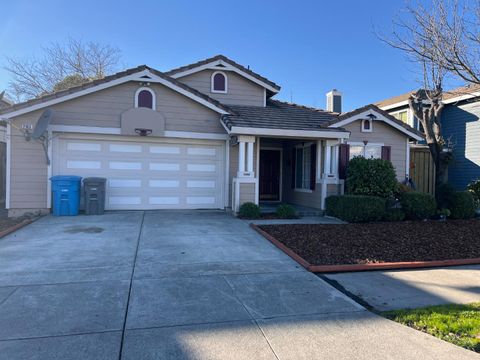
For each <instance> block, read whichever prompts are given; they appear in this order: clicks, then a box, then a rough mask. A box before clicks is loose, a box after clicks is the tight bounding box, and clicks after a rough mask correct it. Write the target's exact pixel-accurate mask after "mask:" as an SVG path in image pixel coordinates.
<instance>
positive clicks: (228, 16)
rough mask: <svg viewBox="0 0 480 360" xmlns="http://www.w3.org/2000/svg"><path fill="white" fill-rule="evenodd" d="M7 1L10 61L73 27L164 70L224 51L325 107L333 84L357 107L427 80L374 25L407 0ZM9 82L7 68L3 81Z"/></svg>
mask: <svg viewBox="0 0 480 360" xmlns="http://www.w3.org/2000/svg"><path fill="white" fill-rule="evenodd" d="M0 2H1V8H2V12H1V13H0V64H1V65H4V63H5V57H6V56H12V57H30V56H34V55H39V54H41V48H42V46H45V45H48V44H49V43H50V42H57V41H58V42H64V41H65V40H66V39H67V38H68V37H73V38H76V39H83V40H85V41H90V40H91V41H99V42H102V43H109V44H111V45H114V46H116V47H118V48H120V49H121V51H122V67H134V66H137V65H140V64H147V65H149V66H151V67H154V68H156V69H158V70H160V71H165V70H168V69H170V68H173V67H177V66H181V65H185V64H188V63H191V62H195V61H198V60H201V59H204V58H207V57H211V56H213V55H216V54H224V55H226V56H228V57H230V58H231V59H233V60H235V61H237V62H238V63H240V64H242V65H244V66H247V65H249V66H250V67H251V69H252V70H253V71H256V72H258V73H259V74H261V75H263V76H265V77H267V78H268V79H270V80H272V81H275V82H276V83H277V84H279V85H280V86H281V87H282V91H281V92H280V94H279V95H277V98H279V99H281V100H287V101H290V100H293V101H294V102H297V103H300V104H305V105H311V106H315V107H320V108H324V107H325V93H326V92H327V91H329V90H330V89H332V88H337V89H339V90H340V91H342V92H343V94H344V110H351V109H353V108H356V107H360V106H363V105H365V104H368V103H372V102H375V101H378V100H381V99H383V98H387V97H390V96H394V95H398V94H400V93H404V92H407V91H409V90H411V89H415V88H418V87H419V86H420V84H419V82H418V78H419V76H418V73H417V71H416V68H415V66H414V65H413V64H412V63H410V62H409V61H407V60H406V59H405V57H404V56H403V54H402V53H399V52H398V51H396V50H394V49H391V48H389V47H388V46H387V45H385V44H383V43H382V42H381V41H380V40H379V39H378V38H377V36H376V34H375V30H374V29H378V30H380V31H385V32H388V31H389V30H390V29H391V26H392V20H393V19H394V18H395V17H396V16H399V14H400V13H401V10H402V8H403V7H404V6H405V1H404V0H388V1H386V0H383V1H381V0H371V1H368V0H365V1H356V0H348V1H347V0H336V1H326V0H325V1H324V0H317V1H301V0H297V1H283V0H276V1H270V0H269V1H263V0H262V1H260V0H241V1H225V0H224V1H220V0H214V1H210V0H208V1H207V0H202V1H193V0H191V1H181V0H170V1H142V0H137V1H123V0H116V1H101V0H96V1H92V0H82V1H79V2H71V1H48V0H45V1H22V0H15V1H5V0H0ZM8 82H9V74H8V73H7V72H6V71H5V70H4V69H3V68H2V69H0V90H1V89H3V88H7V86H8ZM452 85H453V84H452Z"/></svg>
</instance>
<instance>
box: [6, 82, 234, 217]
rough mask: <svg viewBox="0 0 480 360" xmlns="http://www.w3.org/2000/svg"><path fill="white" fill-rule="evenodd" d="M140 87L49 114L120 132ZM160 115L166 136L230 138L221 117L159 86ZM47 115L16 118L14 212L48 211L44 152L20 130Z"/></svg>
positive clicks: (63, 121) (57, 120)
mask: <svg viewBox="0 0 480 360" xmlns="http://www.w3.org/2000/svg"><path fill="white" fill-rule="evenodd" d="M138 87H139V85H138V83H135V82H129V83H125V84H121V85H118V86H115V87H112V88H109V89H105V90H101V91H98V92H95V93H92V94H89V95H85V96H82V97H79V98H76V99H73V100H69V101H66V102H64V103H60V104H56V105H53V106H51V107H50V108H51V109H53V110H54V117H53V119H52V124H54V125H74V126H96V127H120V115H121V114H122V113H123V112H124V111H126V110H128V109H130V108H132V107H133V106H134V95H135V91H136V90H137V89H138ZM151 88H152V89H153V90H154V91H155V94H156V100H157V101H156V103H157V111H159V112H161V113H162V114H163V115H164V117H165V120H166V123H165V128H166V130H172V131H192V132H209V133H225V129H224V128H223V127H222V125H221V123H220V114H218V113H216V112H214V111H212V110H210V109H208V108H206V107H204V106H203V105H201V104H198V103H196V102H195V101H193V100H191V99H189V98H187V97H185V96H183V95H180V94H178V93H176V92H174V91H173V90H171V89H168V88H167V87H164V86H163V85H159V84H152V86H151ZM42 112H43V110H37V111H34V112H31V113H28V114H25V115H21V116H18V117H16V118H14V120H13V125H12V132H11V173H10V195H11V197H10V208H17V209H21V208H24V209H27V208H28V209H35V208H38V209H44V208H46V207H47V199H46V198H47V182H48V180H47V164H46V160H45V155H44V151H43V149H42V146H41V145H40V144H39V143H38V142H36V141H34V140H31V141H29V142H27V141H26V140H25V138H24V136H23V135H22V133H21V132H20V131H19V130H18V129H17V128H16V127H21V126H22V124H32V125H33V126H35V124H36V122H37V120H38V118H39V117H40V115H41V114H42Z"/></svg>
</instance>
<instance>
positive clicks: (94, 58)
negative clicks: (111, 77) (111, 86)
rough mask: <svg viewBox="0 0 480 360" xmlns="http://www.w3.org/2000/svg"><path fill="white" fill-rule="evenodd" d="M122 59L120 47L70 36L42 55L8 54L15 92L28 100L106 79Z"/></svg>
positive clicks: (8, 63) (12, 88)
mask: <svg viewBox="0 0 480 360" xmlns="http://www.w3.org/2000/svg"><path fill="white" fill-rule="evenodd" d="M119 60H120V50H119V49H118V48H115V47H112V46H110V45H105V44H100V43H96V42H87V43H84V42H82V41H81V40H75V39H68V41H67V42H66V43H65V44H60V43H54V44H51V45H50V46H47V47H45V48H43V54H42V56H41V57H31V58H25V59H18V58H11V57H8V58H7V59H6V65H5V69H6V70H7V71H9V72H10V74H11V75H12V80H11V82H10V90H11V93H12V94H13V95H14V96H16V97H17V100H25V99H30V98H35V97H38V96H41V95H44V94H48V93H51V92H53V91H58V90H63V89H64V88H66V86H74V85H80V84H81V83H83V82H86V81H89V80H94V79H99V78H102V77H104V76H105V75H107V74H108V73H110V72H112V71H114V70H115V68H116V66H117V65H118V62H119Z"/></svg>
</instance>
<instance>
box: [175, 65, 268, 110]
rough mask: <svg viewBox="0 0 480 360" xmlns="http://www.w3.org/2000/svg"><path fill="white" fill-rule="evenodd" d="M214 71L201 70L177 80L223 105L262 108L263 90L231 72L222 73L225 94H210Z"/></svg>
mask: <svg viewBox="0 0 480 360" xmlns="http://www.w3.org/2000/svg"><path fill="white" fill-rule="evenodd" d="M214 71H215V70H203V71H199V72H197V73H194V74H190V75H187V76H184V77H181V78H178V80H179V81H181V82H183V83H185V84H187V85H188V86H190V87H192V88H194V89H197V90H198V91H200V92H202V93H204V94H206V95H208V96H210V97H212V98H214V99H216V100H218V101H220V102H222V103H224V104H232V105H250V106H264V100H265V99H264V96H265V89H264V88H263V87H261V86H259V85H257V84H255V83H254V82H252V81H250V80H247V79H245V78H244V77H243V76H240V75H238V74H236V73H234V72H232V71H224V73H225V74H226V75H227V78H228V87H227V93H226V94H222V93H212V92H211V77H212V74H213V73H214Z"/></svg>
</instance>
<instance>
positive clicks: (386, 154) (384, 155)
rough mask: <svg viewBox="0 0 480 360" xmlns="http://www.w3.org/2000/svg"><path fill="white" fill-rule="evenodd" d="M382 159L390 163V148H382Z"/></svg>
mask: <svg viewBox="0 0 480 360" xmlns="http://www.w3.org/2000/svg"><path fill="white" fill-rule="evenodd" d="M382 159H383V160H388V161H390V160H391V159H392V147H391V146H382Z"/></svg>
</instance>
